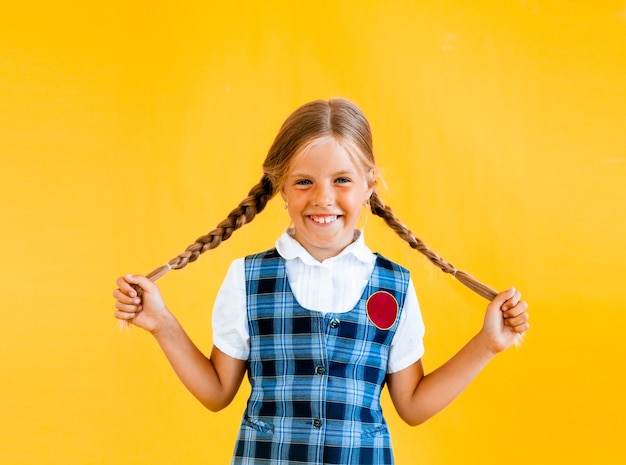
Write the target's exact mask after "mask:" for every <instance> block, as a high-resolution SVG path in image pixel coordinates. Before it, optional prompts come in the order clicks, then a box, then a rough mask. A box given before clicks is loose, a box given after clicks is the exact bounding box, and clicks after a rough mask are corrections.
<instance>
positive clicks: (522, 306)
mask: <svg viewBox="0 0 626 465" xmlns="http://www.w3.org/2000/svg"><path fill="white" fill-rule="evenodd" d="M527 308H528V303H527V302H526V301H524V300H522V301H520V302H518V303H517V304H516V305H515V306H514V307H512V308H510V309H508V310H503V311H502V315H503V316H504V318H513V317H516V316H518V315H520V314H522V313H524V312H525V311H526V309H527Z"/></svg>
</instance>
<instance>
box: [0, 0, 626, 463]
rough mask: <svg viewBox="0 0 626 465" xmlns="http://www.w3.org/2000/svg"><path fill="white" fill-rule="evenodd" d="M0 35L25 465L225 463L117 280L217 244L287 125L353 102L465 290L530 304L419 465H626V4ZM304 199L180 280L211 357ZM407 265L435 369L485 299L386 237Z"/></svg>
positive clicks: (225, 449) (366, 5)
mask: <svg viewBox="0 0 626 465" xmlns="http://www.w3.org/2000/svg"><path fill="white" fill-rule="evenodd" d="M15 3H19V5H20V6H8V7H7V6H4V7H3V12H2V15H1V17H0V157H1V166H0V198H1V210H0V220H1V223H0V224H1V237H0V239H1V241H0V244H1V245H0V247H1V250H0V257H2V259H1V266H0V283H1V284H0V312H1V314H0V316H1V323H0V463H3V464H38V465H43V464H65V465H68V464H144V463H145V464H152V465H156V464H170V463H181V464H183V463H184V464H201V463H227V462H228V460H229V457H230V455H231V451H232V448H233V444H234V440H235V433H236V430H237V427H238V423H239V418H240V415H241V413H242V410H243V408H244V404H245V399H246V394H247V387H244V388H242V390H241V392H240V393H239V395H238V397H237V398H236V400H235V402H234V403H233V405H231V406H230V407H229V408H228V409H226V410H225V411H222V412H220V413H218V414H212V413H210V412H208V411H206V410H204V409H203V408H202V407H201V406H200V404H199V403H197V402H196V401H195V400H194V399H193V398H192V397H191V395H189V394H188V393H187V392H186V391H185V390H184V388H183V387H182V386H181V384H180V383H179V382H178V380H177V379H176V378H175V376H174V374H173V373H172V371H171V369H170V368H169V366H168V365H167V362H166V361H165V358H164V357H163V355H162V354H161V352H160V351H159V349H158V347H157V345H156V343H155V342H154V341H153V340H152V338H151V337H150V336H149V335H147V334H145V333H143V332H141V331H140V330H137V329H136V328H135V329H133V330H132V331H130V333H128V334H127V333H120V332H119V331H118V328H117V323H116V321H115V320H114V319H113V317H112V313H113V299H112V297H111V292H112V291H113V289H114V282H115V278H116V277H117V276H118V275H120V274H122V273H126V272H133V273H147V272H148V271H150V270H152V269H153V268H155V267H156V266H158V265H161V264H163V263H165V262H166V261H167V260H169V259H170V258H172V257H173V256H175V255H176V254H178V253H179V252H180V251H182V250H183V249H184V248H185V247H186V246H187V245H188V244H189V243H191V242H193V240H194V239H195V238H196V237H198V236H199V235H201V234H204V233H205V232H206V231H208V230H209V229H212V228H213V227H214V225H216V224H217V223H218V222H219V221H221V220H222V219H223V218H224V217H225V215H226V214H227V213H228V211H230V209H231V208H233V207H234V206H235V205H236V204H237V203H238V202H239V201H240V200H241V199H242V198H243V197H244V196H245V195H246V193H247V191H248V189H249V188H250V187H251V186H252V185H253V184H254V183H255V182H256V181H257V180H258V179H259V178H260V175H261V163H262V161H263V158H264V155H265V152H266V150H267V148H268V147H269V145H270V143H271V141H272V139H273V137H274V135H275V134H276V132H277V130H278V128H279V126H280V124H281V123H282V121H283V119H284V118H285V117H286V116H287V115H288V114H289V112H291V111H292V110H293V109H295V108H296V107H297V106H299V105H300V104H302V103H304V102H306V101H309V100H312V99H315V98H329V97H332V96H344V97H347V98H349V99H351V100H353V101H355V102H356V103H357V104H358V105H359V106H361V108H362V109H363V110H364V111H365V113H366V115H367V116H368V117H369V119H370V122H371V124H372V127H373V131H374V140H375V148H376V153H377V158H378V163H379V165H380V166H381V168H382V169H383V176H384V179H385V180H386V182H387V184H388V189H386V190H384V191H383V192H382V194H383V197H384V198H385V199H386V201H387V202H388V204H389V205H391V206H392V207H393V208H394V210H395V211H396V213H397V214H398V216H399V217H400V218H401V219H402V220H403V221H404V222H405V223H406V224H407V225H409V227H410V228H411V229H412V230H413V231H414V232H415V233H416V235H418V237H421V238H422V239H423V240H425V241H426V243H428V244H429V245H430V246H432V247H433V248H434V249H435V250H437V251H438V252H439V253H441V255H442V256H444V257H445V258H446V259H448V260H449V261H451V262H452V263H454V264H455V265H456V266H457V267H459V268H461V269H465V270H468V271H469V272H470V273H472V274H473V275H475V276H476V277H478V278H480V279H482V280H484V281H485V282H487V283H488V284H490V285H491V286H493V287H496V288H498V289H502V288H505V287H507V286H509V285H511V284H515V285H516V286H517V287H518V288H519V289H521V290H522V291H523V292H524V296H525V298H526V299H527V300H528V301H529V302H530V305H531V307H530V310H531V312H532V324H533V327H532V330H531V332H530V333H529V334H528V335H527V337H526V339H525V345H524V347H523V349H522V350H520V351H516V350H510V351H508V352H506V353H504V354H501V355H499V356H498V357H497V358H496V359H495V360H494V361H493V362H492V363H491V364H490V365H489V366H488V367H487V368H486V370H485V371H484V372H483V373H482V374H481V376H480V377H479V378H478V379H477V380H476V381H475V383H473V384H472V385H471V386H470V388H468V390H467V391H466V392H465V393H464V394H463V395H462V396H461V397H460V398H459V399H458V400H457V401H456V402H455V403H454V404H453V405H451V406H450V407H449V408H447V409H446V410H445V411H443V412H442V413H440V414H439V415H438V416H437V417H435V418H434V419H432V420H431V421H429V422H428V423H427V424H425V425H423V426H421V427H417V428H409V427H408V426H405V425H403V424H402V422H401V420H400V419H399V418H398V416H397V414H396V413H395V412H394V411H393V407H392V406H391V404H390V402H389V399H388V397H387V395H385V398H384V406H385V409H386V415H387V419H388V421H389V423H390V427H391V430H392V435H393V441H394V448H395V451H396V460H397V463H398V464H401V465H405V464H414V463H421V464H429V465H435V464H447V465H449V464H461V463H464V464H465V463H470V464H478V463H480V464H502V463H508V464H528V463H532V464H554V463H581V464H583V463H597V464H618V463H620V464H622V463H625V462H626V453H625V452H624V449H623V439H624V433H625V430H626V428H625V420H624V418H625V417H626V400H625V397H624V392H626V382H625V381H624V359H625V358H626V348H625V344H624V341H623V340H622V339H623V337H624V336H623V334H624V330H623V326H624V324H623V320H624V310H625V307H626V305H625V304H626V297H625V292H624V290H625V287H624V275H625V271H626V268H625V263H626V253H625V251H624V250H625V248H626V240H625V239H624V232H625V226H626V215H625V214H624V213H625V208H624V205H625V202H626V189H625V187H624V186H625V181H626V176H625V175H626V156H625V150H626V136H625V134H626V131H625V126H626V125H625V123H626V75H625V71H626V43H625V41H626V4H625V2H624V1H602V0H598V1H595V2H585V1H576V2H574V1H566V0H561V1H559V0H526V1H506V0H499V1H496V0H492V1H487V0H478V1H471V2H468V1H465V0H446V1H423V2H421V1H397V2H382V1H380V2H373V1H372V2H363V1H350V2H339V1H319V2H311V3H310V4H309V3H308V2H291V1H285V2H257V1H239V2H205V1H196V2H159V1H157V2H148V1H142V2H140V1H136V0H128V1H123V2H122V1H117V0H115V1H110V2H95V3H94V4H92V3H91V2H87V3H86V2H75V3H73V2H68V1H60V2H46V1H39V2H29V1H25V2H15ZM287 224H288V220H287V217H286V214H285V212H284V211H283V209H282V205H281V202H280V201H279V200H278V199H276V200H274V201H272V202H271V203H270V204H269V206H268V208H267V211H266V212H265V213H263V214H261V215H260V216H259V217H258V219H257V220H255V221H254V222H253V223H252V224H251V225H250V226H246V227H245V228H243V229H242V230H241V231H239V232H237V233H236V234H235V235H233V237H232V238H231V239H230V240H229V241H227V242H225V243H224V244H223V245H222V246H221V247H220V248H219V249H217V250H215V251H211V252H208V253H207V254H206V255H205V256H203V257H202V258H201V259H200V260H199V261H198V262H197V263H194V264H192V265H190V266H189V267H188V268H187V269H186V270H184V271H181V272H173V273H171V274H169V275H168V276H167V277H165V278H163V279H162V280H161V281H160V283H161V289H162V292H163V293H164V295H165V297H166V301H167V303H168V305H169V306H170V308H172V309H173V311H174V312H175V313H176V315H177V316H178V317H179V318H180V320H181V321H182V322H183V324H184V325H185V327H186V328H187V329H188V331H189V333H190V334H191V335H192V337H193V338H194V339H195V341H196V342H197V343H198V345H199V346H200V347H201V348H203V349H204V350H209V349H210V347H211V332H210V318H211V307H212V303H213V299H214V296H215V293H216V291H217V289H218V286H219V285H220V283H221V280H222V278H223V276H224V274H225V271H226V269H227V267H228V265H229V263H230V261H231V260H232V259H234V258H236V257H239V256H242V255H244V254H247V253H251V252H255V251H259V250H262V249H265V248H267V247H270V246H272V245H273V241H274V240H275V238H276V237H277V236H278V235H279V234H280V232H281V231H282V230H283V228H284V227H286V226H287ZM365 227H366V237H367V239H368V243H369V244H370V246H371V247H372V248H373V249H374V250H378V251H380V252H382V253H384V254H385V255H387V256H389V257H391V258H393V259H394V260H396V261H398V262H400V263H401V264H403V265H405V266H407V267H409V268H410V269H411V271H412V273H413V278H414V281H415V284H416V287H417V290H418V295H419V297H420V301H421V304H422V309H423V313H424V319H425V322H426V325H427V335H426V341H425V342H426V346H427V353H426V355H425V358H424V363H425V365H426V368H427V370H430V369H433V368H435V367H436V366H438V365H439V364H440V363H442V362H443V361H445V360H446V359H447V358H448V357H450V356H451V355H452V354H453V353H454V352H455V351H456V350H457V349H458V348H459V347H460V346H461V345H462V344H463V343H464V342H465V341H466V340H467V339H469V337H471V335H472V334H474V333H475V332H476V331H477V330H478V328H479V327H480V323H481V319H482V314H483V309H484V306H485V302H484V301H483V300H482V299H481V298H479V297H477V296H475V295H474V294H472V293H471V292H470V291H468V290H466V289H465V288H463V286H462V285H461V284H459V283H456V282H454V280H453V279H452V278H450V277H449V276H447V275H444V274H442V273H441V272H439V271H438V270H437V269H435V268H434V267H433V266H432V265H430V264H429V263H428V262H427V261H426V259H424V258H423V257H422V256H421V255H419V254H418V253H417V252H415V251H413V250H411V249H410V248H408V246H407V245H406V244H404V243H403V242H402V241H401V240H400V239H398V238H397V237H395V236H394V235H393V233H392V232H391V231H390V230H388V229H387V228H386V227H385V226H384V224H383V223H382V221H381V220H380V219H378V218H376V217H372V216H370V217H369V218H368V219H367V221H366V226H365Z"/></svg>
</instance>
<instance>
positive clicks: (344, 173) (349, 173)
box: [288, 170, 359, 178]
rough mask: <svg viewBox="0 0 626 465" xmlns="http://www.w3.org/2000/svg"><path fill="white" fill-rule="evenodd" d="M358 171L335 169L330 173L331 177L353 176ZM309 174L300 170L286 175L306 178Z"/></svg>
mask: <svg viewBox="0 0 626 465" xmlns="http://www.w3.org/2000/svg"><path fill="white" fill-rule="evenodd" d="M358 174H359V173H357V172H355V171H353V170H340V171H336V172H334V173H332V174H331V177H338V176H355V175H358ZM310 176H311V175H310V174H309V173H305V172H300V171H295V172H293V173H291V174H290V175H289V176H288V177H290V178H307V177H310Z"/></svg>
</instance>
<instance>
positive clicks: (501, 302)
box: [490, 287, 515, 309]
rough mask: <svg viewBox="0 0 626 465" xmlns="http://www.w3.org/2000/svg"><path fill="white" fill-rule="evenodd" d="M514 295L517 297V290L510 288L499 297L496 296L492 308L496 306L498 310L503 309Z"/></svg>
mask: <svg viewBox="0 0 626 465" xmlns="http://www.w3.org/2000/svg"><path fill="white" fill-rule="evenodd" d="M514 295H515V288H514V287H510V288H508V289H507V290H506V291H502V292H500V293H499V294H498V295H496V296H495V297H494V298H493V300H492V301H491V304H490V306H495V307H496V308H500V309H501V308H502V306H503V305H504V303H505V302H506V301H507V300H509V299H510V298H512V297H513V296H514Z"/></svg>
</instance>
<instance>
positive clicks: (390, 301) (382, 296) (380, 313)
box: [366, 291, 398, 330]
mask: <svg viewBox="0 0 626 465" xmlns="http://www.w3.org/2000/svg"><path fill="white" fill-rule="evenodd" d="M366 309H367V317H368V318H369V319H370V321H371V322H372V323H373V324H374V326H376V327H377V328H378V329H383V330H387V329H389V328H391V327H392V326H393V324H394V323H395V322H396V318H397V317H398V301H397V300H396V299H395V297H394V296H392V295H391V294H389V292H385V291H378V292H374V293H373V294H372V295H371V296H370V297H369V299H367V304H366Z"/></svg>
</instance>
